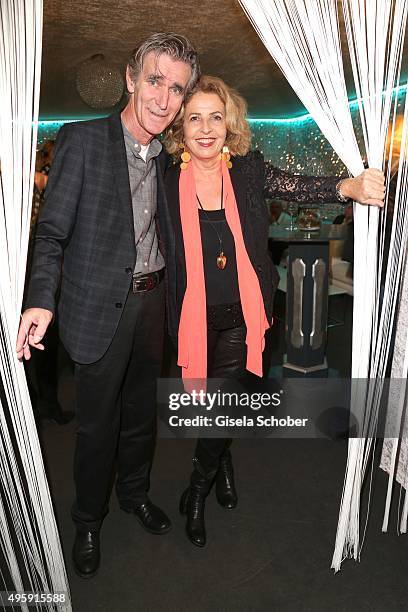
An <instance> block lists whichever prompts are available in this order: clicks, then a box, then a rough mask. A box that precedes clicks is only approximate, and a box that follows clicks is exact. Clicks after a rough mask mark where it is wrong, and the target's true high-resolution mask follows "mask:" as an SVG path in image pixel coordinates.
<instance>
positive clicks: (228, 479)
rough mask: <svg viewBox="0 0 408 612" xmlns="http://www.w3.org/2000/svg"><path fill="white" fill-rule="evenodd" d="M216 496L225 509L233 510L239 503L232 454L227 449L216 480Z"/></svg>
mask: <svg viewBox="0 0 408 612" xmlns="http://www.w3.org/2000/svg"><path fill="white" fill-rule="evenodd" d="M215 494H216V496H217V500H218V503H219V504H220V505H221V506H223V507H224V508H228V509H232V508H235V506H236V505H237V503H238V496H237V490H236V488H235V482H234V468H233V467H232V458H231V452H230V450H229V449H226V450H225V451H224V452H223V454H222V455H221V457H220V466H219V468H218V472H217V476H216V479H215Z"/></svg>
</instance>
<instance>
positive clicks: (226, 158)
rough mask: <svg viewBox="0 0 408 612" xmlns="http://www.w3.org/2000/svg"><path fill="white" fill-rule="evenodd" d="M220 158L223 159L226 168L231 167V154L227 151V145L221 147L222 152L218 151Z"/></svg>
mask: <svg viewBox="0 0 408 612" xmlns="http://www.w3.org/2000/svg"><path fill="white" fill-rule="evenodd" d="M220 159H222V160H224V161H225V163H226V166H227V168H232V163H231V161H230V159H231V155H230V152H229V148H228V147H227V146H225V147H222V153H220Z"/></svg>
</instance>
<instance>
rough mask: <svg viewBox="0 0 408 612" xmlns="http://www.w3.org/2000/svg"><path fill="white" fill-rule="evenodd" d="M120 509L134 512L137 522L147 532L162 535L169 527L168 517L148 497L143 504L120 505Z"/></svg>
mask: <svg viewBox="0 0 408 612" xmlns="http://www.w3.org/2000/svg"><path fill="white" fill-rule="evenodd" d="M122 510H124V511H125V512H129V513H131V514H134V515H135V516H136V518H137V520H138V521H139V523H140V524H141V525H142V527H144V528H145V529H146V531H148V532H149V533H154V534H155V535H162V534H163V533H167V532H168V531H170V529H171V521H170V519H169V517H168V516H167V515H166V514H165V513H164V512H163V510H161V509H160V508H158V507H157V506H155V505H154V504H152V502H151V501H150V499H148V500H147V501H146V502H144V503H143V504H140V505H138V506H132V507H131V508H125V507H122Z"/></svg>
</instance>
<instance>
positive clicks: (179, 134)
mask: <svg viewBox="0 0 408 612" xmlns="http://www.w3.org/2000/svg"><path fill="white" fill-rule="evenodd" d="M196 93H214V94H217V96H218V97H219V98H220V100H221V101H222V102H223V104H224V105H225V118H226V124H227V137H226V140H225V144H226V146H228V148H229V150H230V153H231V155H246V154H247V153H248V151H249V148H250V144H251V130H250V127H249V124H248V121H247V119H246V113H247V103H246V102H245V100H244V98H243V97H242V96H240V94H239V93H238V92H237V91H235V89H232V87H229V86H228V85H227V84H226V83H224V81H223V80H222V79H219V78H218V77H213V76H209V75H203V76H202V77H201V78H200V79H199V81H198V82H197V84H196V85H195V87H193V89H192V90H191V91H190V92H188V94H187V96H186V98H185V100H184V103H183V106H182V107H181V109H180V111H179V113H178V115H177V117H176V119H175V120H174V123H173V124H172V126H171V127H170V128H168V129H167V130H166V132H165V134H164V144H165V147H166V149H167V151H168V153H170V154H171V155H174V157H175V158H176V159H179V157H180V155H181V153H182V151H183V140H184V138H183V121H184V109H185V107H186V105H187V104H188V103H189V101H190V100H191V98H192V97H193V96H194V95H195V94H196Z"/></svg>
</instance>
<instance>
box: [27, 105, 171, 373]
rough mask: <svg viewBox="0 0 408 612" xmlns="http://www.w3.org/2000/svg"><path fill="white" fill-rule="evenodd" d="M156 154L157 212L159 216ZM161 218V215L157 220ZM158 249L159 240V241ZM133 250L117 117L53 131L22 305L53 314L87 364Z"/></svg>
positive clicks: (116, 309) (124, 288)
mask: <svg viewBox="0 0 408 612" xmlns="http://www.w3.org/2000/svg"><path fill="white" fill-rule="evenodd" d="M166 163H167V155H166V153H164V152H163V151H162V152H161V153H160V155H159V157H158V158H157V159H156V165H157V182H158V189H157V194H158V196H157V200H158V211H161V214H162V215H164V216H166V215H167V212H166V210H167V207H166V206H165V203H164V197H165V196H164V188H163V172H164V168H165V166H166ZM164 223H166V220H164ZM159 246H160V249H161V250H162V252H163V244H162V242H161V241H160V239H159ZM135 260H136V248H135V238H134V229H133V213H132V202H131V194H130V187H129V175H128V166H127V160H126V151H125V144H124V138H123V131H122V125H121V120H120V114H119V113H114V114H113V115H111V116H110V117H107V118H103V119H98V120H94V121H85V122H79V123H72V124H67V125H64V126H63V127H62V128H61V130H60V132H59V135H58V139H57V144H56V150H55V157H54V162H53V165H52V168H51V172H50V175H49V181H48V184H47V189H46V195H45V203H44V206H43V209H42V211H41V214H40V217H39V220H38V225H37V231H36V238H35V249H34V259H33V264H32V270H31V275H30V281H29V286H28V292H27V299H26V307H27V308H30V307H38V308H47V309H48V310H51V311H53V312H55V304H56V298H55V296H56V294H57V292H58V289H59V283H60V276H61V275H60V272H61V266H63V273H62V280H61V285H60V298H59V304H58V315H59V333H60V337H61V340H62V342H63V343H64V346H65V347H66V349H67V351H68V352H69V354H70V356H71V358H72V359H73V360H74V361H76V362H78V363H93V362H95V361H97V360H98V359H100V358H101V357H102V356H103V355H104V353H105V352H106V350H107V348H108V347H109V344H110V343H111V341H112V338H113V336H114V334H115V331H116V328H117V326H118V323H119V320H120V316H121V313H122V308H123V306H124V304H125V302H126V297H127V294H128V291H129V287H130V284H131V278H132V274H133V270H134V266H135Z"/></svg>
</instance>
